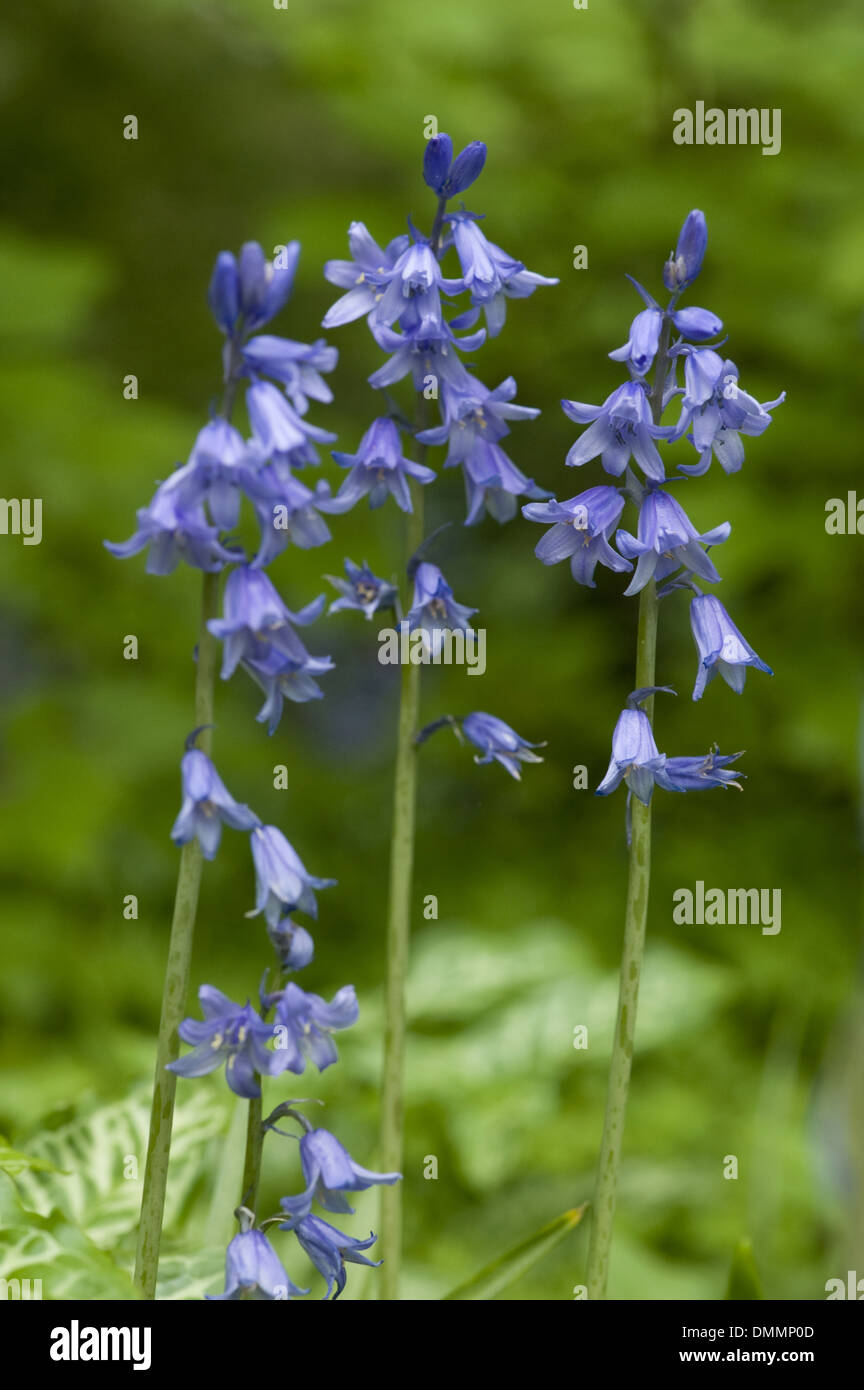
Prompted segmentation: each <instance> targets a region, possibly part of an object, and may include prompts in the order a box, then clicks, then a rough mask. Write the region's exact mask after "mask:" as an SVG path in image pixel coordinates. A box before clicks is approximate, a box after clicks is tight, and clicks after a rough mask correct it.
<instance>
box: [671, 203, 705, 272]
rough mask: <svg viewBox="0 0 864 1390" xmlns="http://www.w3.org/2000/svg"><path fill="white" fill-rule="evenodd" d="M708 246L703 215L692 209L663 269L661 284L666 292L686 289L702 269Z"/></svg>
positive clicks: (696, 209)
mask: <svg viewBox="0 0 864 1390" xmlns="http://www.w3.org/2000/svg"><path fill="white" fill-rule="evenodd" d="M707 246H708V224H707V223H706V221H705V214H704V213H703V212H700V211H699V209H698V208H694V210H693V211H692V212H689V213H688V214H687V216H686V217H685V219H684V225H683V226H682V228H681V231H680V233H679V235H678V245H677V246H676V248H675V250H674V252H673V253H672V255H671V256H670V257H669V260H668V261H667V262H666V264H665V266H664V267H663V283H664V285H665V286H666V288H667V290H671V291H673V292H674V291H679V290H683V289H686V288H687V286H688V285H689V284H691V283H692V282H693V281H694V280H695V279H696V276H697V275H698V274H699V272H700V270H701V269H702V262H703V261H704V259H705V251H706V249H707Z"/></svg>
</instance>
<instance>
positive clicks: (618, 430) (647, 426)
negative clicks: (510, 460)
mask: <svg viewBox="0 0 864 1390" xmlns="http://www.w3.org/2000/svg"><path fill="white" fill-rule="evenodd" d="M561 408H562V410H563V411H564V414H565V415H567V416H569V418H570V419H571V420H575V421H576V423H577V424H579V425H589V428H588V429H587V430H586V431H585V433H584V434H583V435H581V437H580V438H579V439H577V441H576V443H575V444H574V445H573V446H572V448H571V449H570V452H569V453H568V455H567V460H566V462H567V466H568V467H569V468H580V467H581V466H582V464H583V463H588V462H589V461H590V460H591V459H594V458H596V457H597V455H598V454H599V455H600V462H601V463H602V465H603V467H604V469H605V470H606V472H607V473H611V474H612V475H613V476H614V477H620V476H621V474H622V473H623V472H624V470H625V468H626V467H627V464H628V463H629V461H630V456H631V454H632V456H633V457H634V458H635V460H636V462H637V463H638V464H639V467H640V468H641V469H642V472H643V473H644V474H645V476H646V478H650V479H652V480H653V481H655V482H662V481H663V479H664V477H665V474H664V471H663V460H662V459H661V457H660V454H659V452H658V450H657V445H656V444H655V443H654V440H655V439H668V437H669V433H670V431H669V429H668V428H666V427H664V426H663V425H655V424H654V421H653V418H652V415H651V406H650V404H649V401H648V395H647V392H646V390H645V387H644V385H643V384H642V383H641V382H639V381H625V382H624V384H623V386H619V387H617V388H616V390H614V391H613V392H612V394H611V396H609V397H608V398H607V400H605V401H604V402H603V404H602V405H600V406H597V405H583V404H582V402H581V401H562V402H561Z"/></svg>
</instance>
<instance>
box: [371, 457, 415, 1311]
mask: <svg viewBox="0 0 864 1390" xmlns="http://www.w3.org/2000/svg"><path fill="white" fill-rule="evenodd" d="M419 452H425V450H424V451H419ZM420 461H421V462H422V458H421V459H420ZM413 504H414V511H413V512H412V513H410V514H409V516H408V518H407V525H406V530H405V544H406V562H407V561H408V560H410V558H411V556H412V555H413V554H414V552H415V550H416V549H417V547H418V546H419V545H420V543H421V541H422V540H423V496H422V489H421V488H415V489H414V497H413ZM420 669H421V668H420V667H419V666H414V665H411V664H406V665H403V667H402V672H401V680H402V686H401V693H400V702H399V732H398V737H397V745H396V773H395V780H394V787H393V833H392V839H391V847H390V898H389V911H388V917H387V984H386V1000H385V1020H384V1069H383V1075H382V1081H381V1130H380V1145H379V1148H380V1156H381V1166H382V1168H383V1170H384V1172H388V1173H393V1172H401V1171H402V1112H403V1102H402V1084H403V1069H404V1055H405V976H406V973H407V969H408V942H409V938H410V934H411V887H412V880H413V872H414V820H415V811H416V801H417V746H416V743H415V739H416V737H417V732H418V715H419V710H420ZM379 1251H380V1256H381V1258H382V1259H383V1260H384V1264H383V1266H382V1269H381V1282H380V1284H379V1297H380V1298H382V1299H387V1300H395V1299H398V1297H399V1271H400V1264H401V1257H402V1184H401V1183H394V1184H393V1186H392V1187H382V1188H381V1194H380V1217H379Z"/></svg>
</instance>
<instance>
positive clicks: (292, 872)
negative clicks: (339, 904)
mask: <svg viewBox="0 0 864 1390" xmlns="http://www.w3.org/2000/svg"><path fill="white" fill-rule="evenodd" d="M251 841H252V858H253V861H254V863H255V886H256V896H255V906H254V908H253V909H252V911H251V912H249V913H247V916H249V917H255V916H256V915H257V914H258V913H259V912H263V913H264V916H265V918H266V920H267V922H269V924H270V926H276V924H277V922H278V921H279V918H280V917H281V916H282V914H283V913H284V912H288V913H290V912H293V911H294V909H295V908H298V909H299V910H300V911H301V912H308V914H309V916H310V917H317V916H318V905H317V903H316V901H315V893H314V891H313V890H317V889H321V888H331V887H332V886H333V884H334V883H335V882H336V880H335V879H334V878H314V877H313V876H312V874H310V873H308V872H307V870H306V869H305V867H304V865H303V864H302V863H301V861H300V858H299V856H298V855H297V852H296V851H295V850H294V848H293V847H292V846H291V845H289V843H288V841H287V840H286V839H285V836H284V835H283V834H282V831H281V830H277V828H276V826H275V825H258V826H256V827H255V829H254V830H253V831H252V836H251Z"/></svg>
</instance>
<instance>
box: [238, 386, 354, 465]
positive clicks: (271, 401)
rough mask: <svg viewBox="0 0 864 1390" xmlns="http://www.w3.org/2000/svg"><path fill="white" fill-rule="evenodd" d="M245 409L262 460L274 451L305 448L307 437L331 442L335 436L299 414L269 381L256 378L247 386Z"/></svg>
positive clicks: (289, 451) (307, 442) (279, 452)
mask: <svg viewBox="0 0 864 1390" xmlns="http://www.w3.org/2000/svg"><path fill="white" fill-rule="evenodd" d="M246 409H247V410H248V412H249V422H250V424H251V426H252V432H253V434H254V436H255V442H256V444H257V445H258V448H259V450H260V455H261V459H262V461H263V460H264V459H269V458H271V457H272V455H273V454H290V453H291V451H292V450H297V449H305V448H306V447H307V446H308V444H309V441H310V440H314V441H315V442H316V443H318V444H332V443H333V441H334V440H335V438H336V436H335V434H333V433H332V432H331V431H330V430H322V429H321V428H320V427H319V426H317V425H310V423H309V421H308V420H306V419H304V417H303V416H302V415H298V413H297V411H296V410H295V409H294V407H293V406H292V405H291V404H290V403H289V401H288V400H286V398H285V396H284V395H283V393H282V392H281V391H280V390H279V388H278V387H277V386H274V385H273V384H272V382H269V381H256V382H253V384H252V385H251V386H250V387H249V388H248V390H247V391H246Z"/></svg>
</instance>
